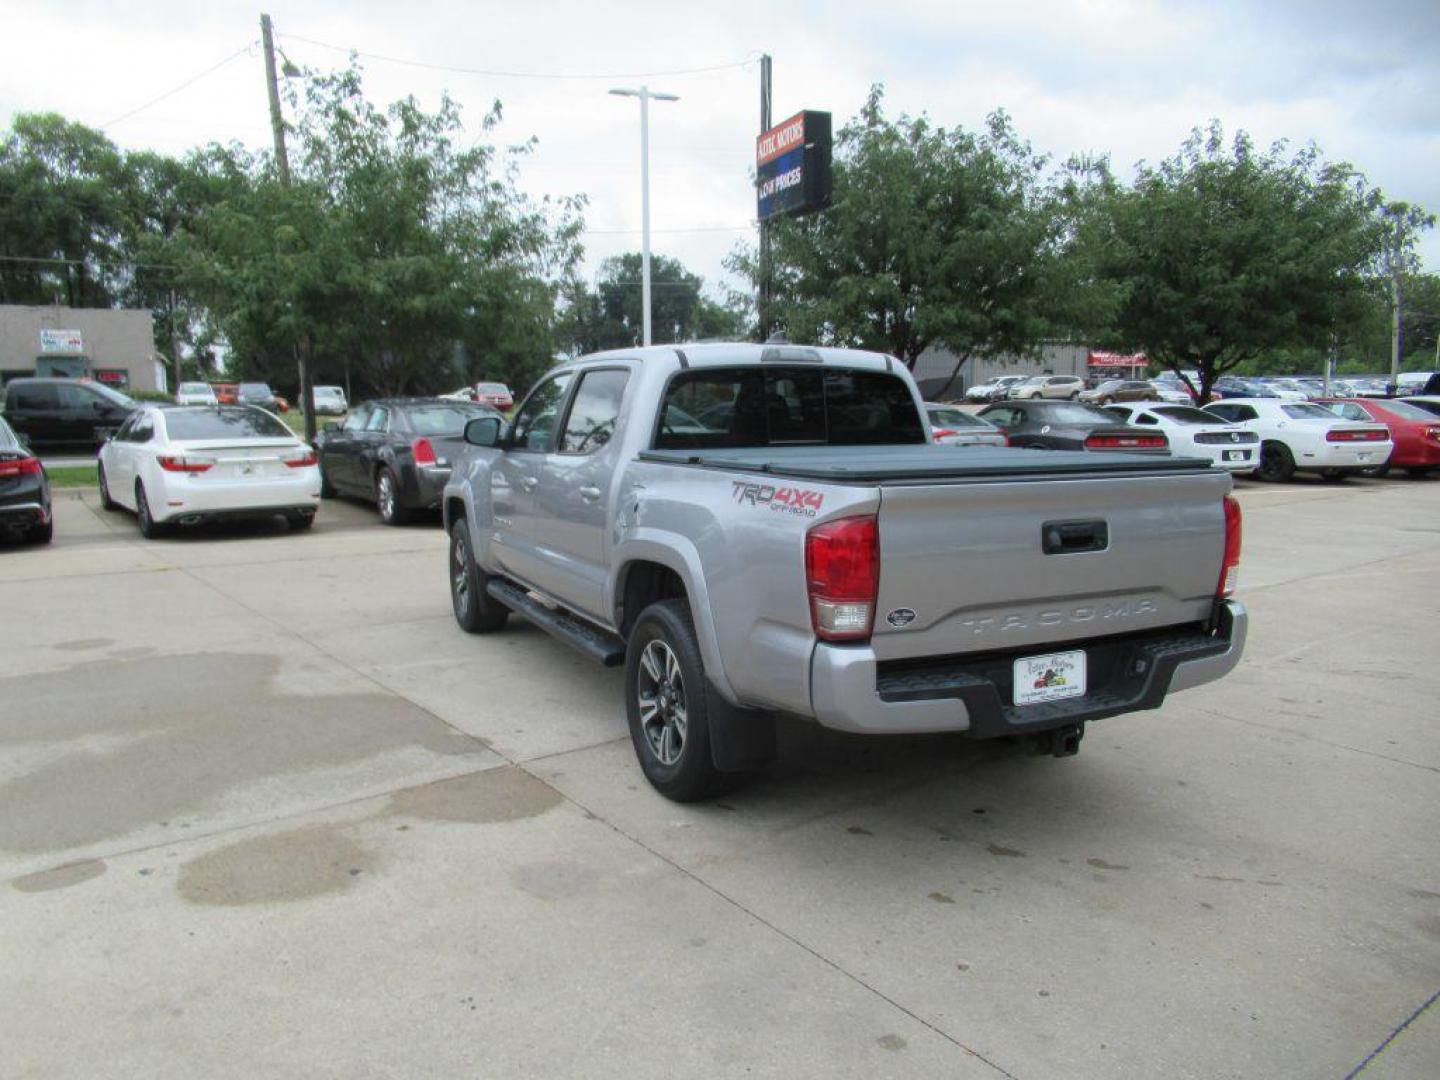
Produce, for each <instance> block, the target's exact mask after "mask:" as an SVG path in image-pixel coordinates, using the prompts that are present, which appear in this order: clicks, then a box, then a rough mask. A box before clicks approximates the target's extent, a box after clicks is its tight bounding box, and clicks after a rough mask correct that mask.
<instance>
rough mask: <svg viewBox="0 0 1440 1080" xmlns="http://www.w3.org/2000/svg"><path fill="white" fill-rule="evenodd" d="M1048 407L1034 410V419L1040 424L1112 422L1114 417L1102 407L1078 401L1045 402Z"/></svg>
mask: <svg viewBox="0 0 1440 1080" xmlns="http://www.w3.org/2000/svg"><path fill="white" fill-rule="evenodd" d="M1046 405H1047V406H1048V408H1045V409H1043V410H1042V409H1037V410H1035V419H1036V420H1037V421H1039V422H1040V423H1042V424H1093V423H1096V422H1097V421H1099V422H1103V423H1106V424H1113V423H1114V422H1115V418H1114V417H1113V416H1111V415H1110V414H1109V413H1107V412H1106V411H1105V410H1104V409H1101V408H1098V407H1096V406H1094V405H1081V404H1079V403H1078V402H1077V403H1075V404H1069V403H1066V402H1046Z"/></svg>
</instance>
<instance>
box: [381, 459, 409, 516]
mask: <svg viewBox="0 0 1440 1080" xmlns="http://www.w3.org/2000/svg"><path fill="white" fill-rule="evenodd" d="M375 505H376V506H377V507H379V509H380V520H381V521H383V522H384V523H385V524H386V525H404V524H405V523H406V522H408V521H409V520H410V511H409V510H407V509H406V508H405V507H404V506H402V505H401V504H400V482H399V481H398V480H396V479H395V473H394V472H393V471H392V470H391V469H390V466H388V465H386V466H385V467H384V468H382V469H381V470H380V472H379V473H378V474H377V475H376V477H375Z"/></svg>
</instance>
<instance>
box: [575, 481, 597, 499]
mask: <svg viewBox="0 0 1440 1080" xmlns="http://www.w3.org/2000/svg"><path fill="white" fill-rule="evenodd" d="M580 497H581V498H582V499H584V500H585V501H586V502H594V501H595V500H596V499H598V498H600V489H599V488H598V487H595V486H594V485H593V484H588V485H586V486H585V487H582V488H581V489H580Z"/></svg>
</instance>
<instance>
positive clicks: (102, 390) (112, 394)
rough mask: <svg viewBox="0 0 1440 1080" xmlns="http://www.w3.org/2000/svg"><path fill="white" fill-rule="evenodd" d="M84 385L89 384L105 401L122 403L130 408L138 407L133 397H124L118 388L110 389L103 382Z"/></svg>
mask: <svg viewBox="0 0 1440 1080" xmlns="http://www.w3.org/2000/svg"><path fill="white" fill-rule="evenodd" d="M86 385H87V386H89V387H90V389H91V390H94V391H95V393H97V394H99V395H100V396H101V397H103V398H104V399H105V400H106V401H111V402H114V403H115V404H116V405H124V406H126V407H128V408H131V409H135V408H138V407H139V406H137V405H136V404H135V399H134V398H131V397H126V396H125V395H124V394H122V393H120V391H119V390H111V389H110V387H108V386H106V385H105V384H104V383H98V382H92V383H87V384H86Z"/></svg>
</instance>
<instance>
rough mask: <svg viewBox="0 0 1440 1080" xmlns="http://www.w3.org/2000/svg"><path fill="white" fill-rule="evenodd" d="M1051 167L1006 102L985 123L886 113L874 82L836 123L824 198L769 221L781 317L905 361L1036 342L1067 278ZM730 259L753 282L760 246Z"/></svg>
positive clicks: (811, 336) (811, 334)
mask: <svg viewBox="0 0 1440 1080" xmlns="http://www.w3.org/2000/svg"><path fill="white" fill-rule="evenodd" d="M1044 169H1045V159H1044V158H1043V157H1041V156H1040V155H1037V154H1036V153H1034V151H1033V150H1032V149H1031V147H1030V145H1029V143H1027V142H1025V141H1024V140H1023V139H1021V138H1020V136H1019V135H1018V134H1017V133H1016V131H1015V129H1014V127H1013V126H1012V124H1011V122H1010V118H1009V117H1008V116H1006V115H1005V113H1003V112H997V113H994V114H993V115H991V116H990V118H989V120H988V122H987V124H986V127H985V129H984V130H983V131H980V132H970V131H966V130H964V129H962V128H960V127H955V128H951V129H946V128H943V127H939V126H937V125H935V124H933V123H932V122H931V121H930V120H929V119H927V118H926V117H924V116H921V117H918V118H911V117H908V116H901V117H900V118H899V119H898V120H890V119H887V118H886V117H885V115H884V113H883V110H882V91H881V89H880V88H879V87H875V88H873V89H872V90H871V92H870V97H869V99H868V100H867V101H866V103H865V106H864V108H863V109H861V111H860V113H859V115H858V116H857V117H855V119H853V120H852V121H851V122H850V123H848V124H847V125H846V126H845V127H844V128H842V129H841V131H840V133H839V137H838V139H837V142H836V151H835V160H834V166H833V177H834V195H833V201H832V204H831V206H830V208H829V209H828V210H825V211H824V212H822V213H817V214H813V215H810V216H808V217H804V218H798V219H795V218H782V219H776V220H774V221H773V223H772V225H773V227H772V230H771V236H772V245H773V261H774V273H773V297H774V301H773V303H774V311H773V314H774V316H775V318H776V319H777V321H778V322H779V323H780V324H781V325H783V326H784V327H785V329H786V332H787V334H788V336H789V337H790V339H791V340H793V341H815V342H820V343H825V344H835V345H848V346H856V347H860V348H867V349H877V350H880V351H883V352H888V353H891V354H893V355H895V356H897V357H899V358H900V359H901V360H903V361H904V362H905V363H906V364H907V365H911V366H913V365H914V363H915V360H916V359H917V358H918V357H919V356H920V354H921V353H922V352H924V351H925V350H926V349H927V348H929V347H930V346H932V345H939V346H944V347H946V348H948V349H950V350H951V351H952V352H954V353H955V354H956V356H957V357H958V358H959V361H960V363H964V361H965V360H966V359H968V358H970V357H973V356H984V355H994V354H997V353H1018V352H1025V351H1028V350H1030V349H1033V348H1034V347H1035V346H1036V345H1038V344H1039V343H1040V342H1041V341H1043V340H1044V339H1045V338H1046V337H1047V336H1049V335H1051V334H1053V333H1055V332H1056V331H1057V329H1058V327H1059V323H1058V321H1057V318H1056V315H1057V313H1058V312H1059V311H1060V310H1061V307H1062V298H1061V297H1060V296H1059V293H1060V291H1061V286H1062V284H1063V283H1064V281H1065V278H1064V276H1063V275H1061V274H1060V272H1059V271H1060V264H1061V259H1060V256H1061V250H1062V245H1063V241H1064V236H1063V220H1062V218H1061V216H1060V215H1058V214H1057V213H1055V212H1054V207H1053V206H1052V205H1051V193H1050V192H1049V190H1048V188H1047V186H1046V185H1045V184H1044V182H1043V175H1042V174H1043V172H1044ZM732 266H733V267H734V268H735V269H738V270H740V271H743V272H745V273H747V274H748V275H749V276H750V277H751V279H752V280H755V279H756V278H757V275H758V266H757V260H756V259H755V256H754V254H753V252H743V251H742V252H739V253H737V255H736V256H735V257H734V258H733V260H732ZM957 371H958V365H957Z"/></svg>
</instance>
